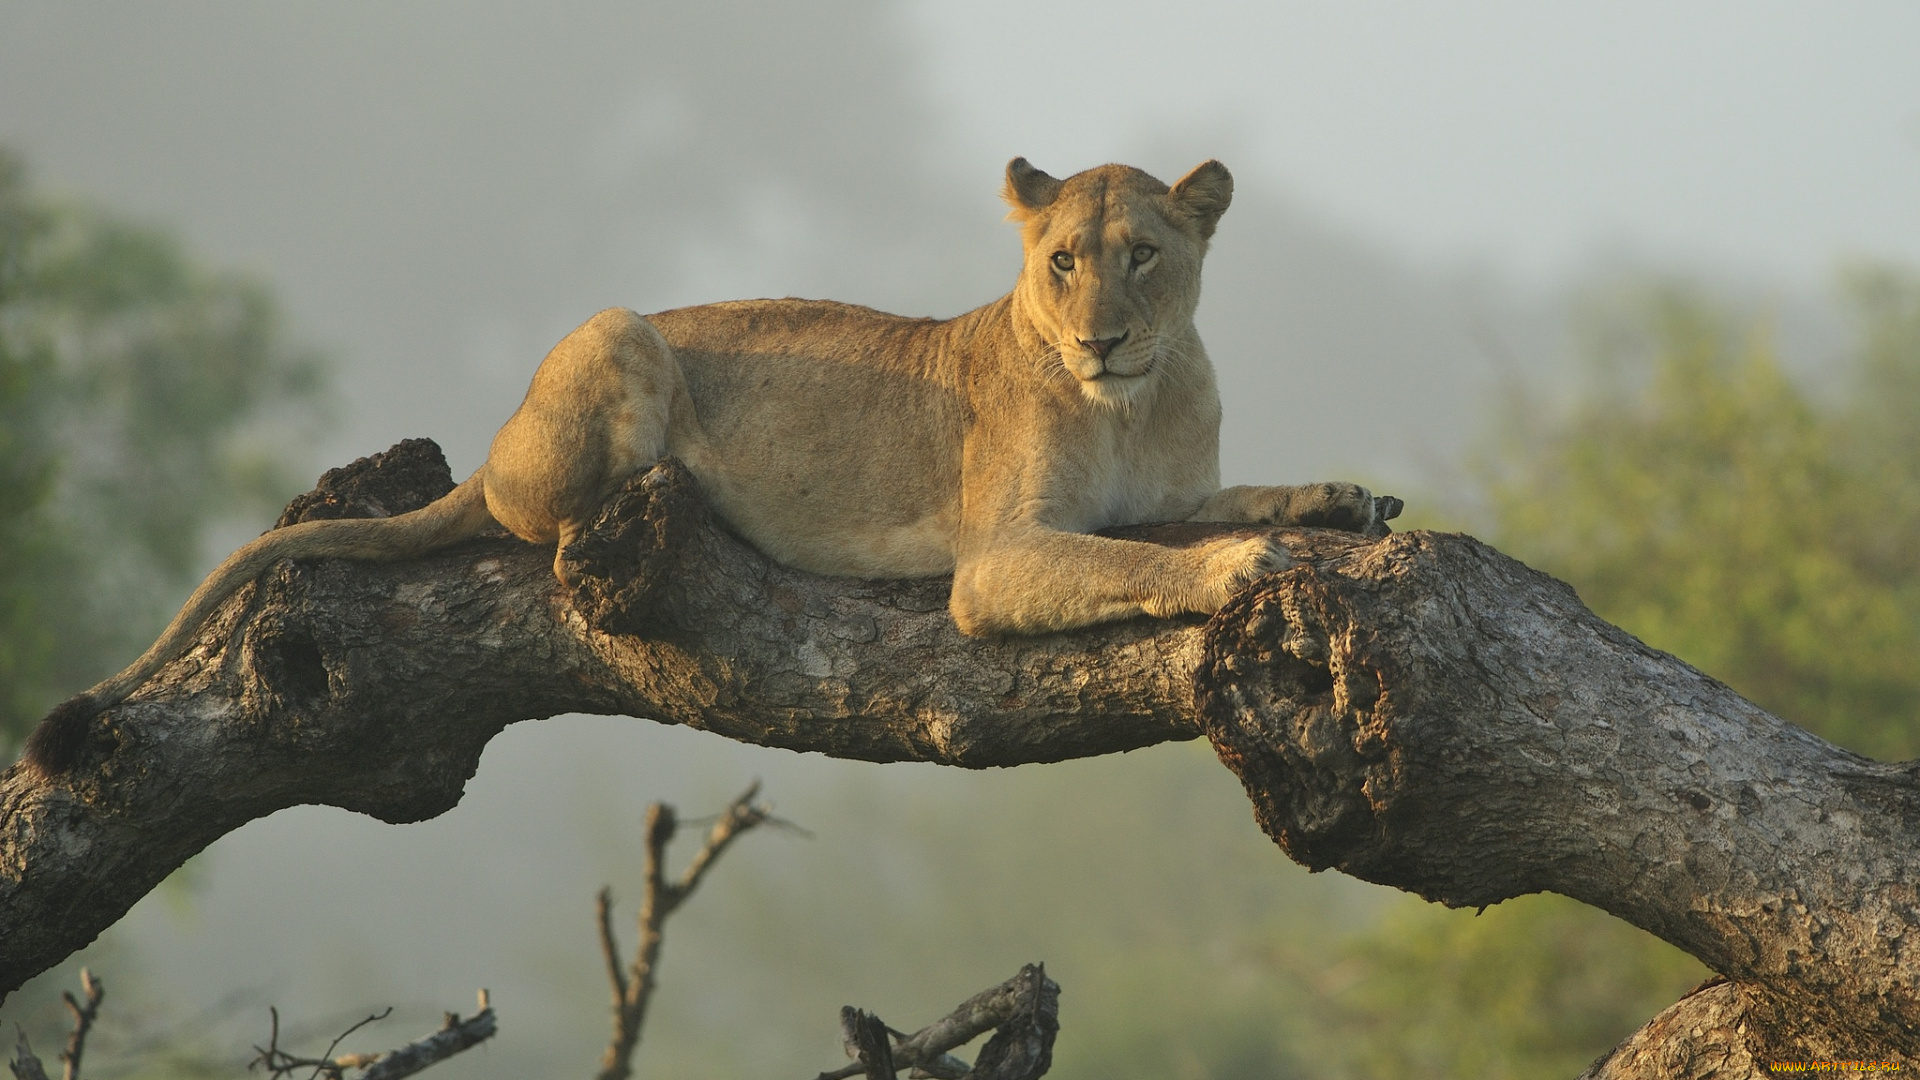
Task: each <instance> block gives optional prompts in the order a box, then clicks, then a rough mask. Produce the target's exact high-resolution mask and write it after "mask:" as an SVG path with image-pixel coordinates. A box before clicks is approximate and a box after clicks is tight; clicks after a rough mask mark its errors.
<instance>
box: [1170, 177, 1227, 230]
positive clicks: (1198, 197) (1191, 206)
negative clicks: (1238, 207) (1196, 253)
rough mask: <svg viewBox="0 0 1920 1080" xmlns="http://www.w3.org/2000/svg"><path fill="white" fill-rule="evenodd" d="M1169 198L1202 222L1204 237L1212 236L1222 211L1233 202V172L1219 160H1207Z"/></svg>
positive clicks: (1174, 189)
mask: <svg viewBox="0 0 1920 1080" xmlns="http://www.w3.org/2000/svg"><path fill="white" fill-rule="evenodd" d="M1167 201H1168V202H1169V203H1171V204H1172V205H1173V208H1174V209H1175V210H1178V211H1179V212H1180V213H1182V214H1185V215H1186V216H1187V217H1188V218H1190V219H1191V220H1192V221H1193V222H1194V224H1196V225H1198V226H1200V235H1201V237H1202V238H1208V237H1211V236H1213V227H1214V226H1215V225H1218V224H1219V223H1220V215H1221V214H1224V213H1226V212H1227V206H1228V204H1230V203H1232V202H1233V174H1232V173H1230V172H1228V171H1227V167H1226V166H1225V165H1222V164H1220V163H1219V162H1217V161H1212V160H1208V161H1203V162H1201V163H1200V164H1198V165H1196V166H1194V167H1193V171H1192V172H1190V173H1188V174H1187V175H1185V176H1183V177H1181V178H1180V182H1179V183H1177V184H1175V185H1173V190H1172V191H1169V192H1167Z"/></svg>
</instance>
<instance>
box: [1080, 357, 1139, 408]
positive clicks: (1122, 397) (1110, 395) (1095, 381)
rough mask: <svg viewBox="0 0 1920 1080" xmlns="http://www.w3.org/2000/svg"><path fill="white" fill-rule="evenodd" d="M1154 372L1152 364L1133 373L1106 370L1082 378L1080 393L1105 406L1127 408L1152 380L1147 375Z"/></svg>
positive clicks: (1094, 402) (1096, 403) (1089, 399)
mask: <svg viewBox="0 0 1920 1080" xmlns="http://www.w3.org/2000/svg"><path fill="white" fill-rule="evenodd" d="M1152 373H1153V368H1152V366H1151V365H1149V366H1148V367H1147V368H1145V369H1144V370H1142V371H1139V372H1136V373H1135V374H1132V375H1122V374H1120V373H1118V372H1114V371H1105V372H1102V373H1100V374H1099V375H1095V376H1093V377H1092V378H1088V379H1081V380H1080V395H1081V396H1082V397H1084V398H1086V399H1087V400H1088V401H1090V402H1092V403H1093V404H1095V405H1099V406H1102V407H1104V408H1109V409H1125V408H1128V407H1130V406H1131V405H1133V403H1134V402H1135V401H1137V400H1138V399H1139V397H1140V394H1141V393H1142V392H1143V391H1144V390H1145V389H1146V388H1147V383H1148V382H1149V381H1150V380H1148V378H1147V376H1148V375H1150V374H1152Z"/></svg>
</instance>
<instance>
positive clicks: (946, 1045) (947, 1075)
mask: <svg viewBox="0 0 1920 1080" xmlns="http://www.w3.org/2000/svg"><path fill="white" fill-rule="evenodd" d="M1059 1017H1060V985H1059V984H1058V983H1056V982H1054V981H1053V980H1052V979H1049V978H1047V969H1046V965H1045V964H1027V965H1026V966H1024V967H1022V968H1021V969H1020V972H1019V974H1017V975H1015V976H1014V977H1013V978H1011V979H1008V980H1007V981H1006V982H1003V983H1001V984H1000V985H998V986H994V987H990V988H988V989H986V990H982V991H981V992H979V993H977V994H975V995H973V996H972V997H970V998H968V999H967V1000H965V1001H963V1002H961V1003H960V1006H959V1007H958V1008H956V1009H954V1010H953V1012H951V1013H949V1014H948V1015H947V1016H945V1017H942V1018H941V1019H939V1020H936V1021H934V1022H933V1023H931V1024H928V1025H927V1026H926V1027H924V1028H921V1029H920V1030H919V1031H916V1032H914V1033H913V1034H912V1035H901V1034H900V1033H899V1032H895V1031H892V1030H891V1029H889V1028H888V1027H886V1025H885V1024H883V1023H881V1021H880V1018H879V1017H877V1016H874V1015H873V1014H871V1013H867V1012H864V1011H862V1010H860V1009H856V1008H854V1007H853V1006H851V1005H847V1006H844V1007H843V1008H841V1010H840V1034H841V1041H842V1042H843V1043H844V1044H845V1045H846V1048H847V1056H848V1057H850V1058H853V1059H854V1062H853V1064H851V1065H846V1066H843V1067H841V1068H839V1069H831V1070H828V1071H827V1072H823V1073H821V1074H819V1075H818V1076H817V1077H815V1078H814V1080H846V1078H847V1077H851V1076H858V1075H860V1074H861V1073H862V1072H865V1073H866V1074H867V1075H868V1076H869V1077H872V1076H886V1077H891V1076H892V1075H893V1072H894V1070H897V1069H905V1068H911V1069H912V1073H911V1074H910V1075H912V1076H916V1077H934V1078H937V1080H960V1078H962V1077H966V1078H968V1080H1037V1078H1038V1077H1040V1076H1042V1075H1044V1074H1045V1073H1046V1071H1047V1069H1048V1068H1050V1067H1051V1066H1052V1064H1053V1040H1054V1036H1055V1035H1056V1034H1057V1033H1058V1032H1059V1030H1060V1019H1059ZM992 1029H998V1030H995V1031H994V1035H993V1038H991V1039H989V1040H987V1044H986V1045H985V1046H984V1047H982V1048H981V1050H980V1054H979V1056H978V1058H977V1060H975V1062H974V1063H973V1064H972V1065H968V1064H967V1063H966V1062H965V1061H963V1060H961V1059H960V1058H957V1057H955V1056H953V1055H952V1054H949V1053H947V1051H949V1050H951V1049H953V1048H954V1047H956V1046H961V1045H963V1044H965V1043H968V1042H971V1041H972V1040H973V1039H975V1038H977V1037H978V1036H980V1035H981V1034H982V1033H983V1032H986V1031H988V1030H992ZM889 1034H891V1035H892V1036H894V1038H893V1039H892V1041H889V1040H888V1038H887V1035H889ZM882 1062H883V1063H884V1070H885V1071H876V1068H877V1067H879V1066H877V1064H876V1063H882Z"/></svg>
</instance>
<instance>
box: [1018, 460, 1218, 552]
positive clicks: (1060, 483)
mask: <svg viewBox="0 0 1920 1080" xmlns="http://www.w3.org/2000/svg"><path fill="white" fill-rule="evenodd" d="M1129 450H1131V451H1132V452H1127V451H1129ZM1208 472H1209V470H1208V469H1207V468H1206V466H1205V463H1204V462H1198V463H1196V462H1194V461H1191V460H1188V459H1187V458H1186V457H1184V456H1183V455H1181V454H1179V453H1178V449H1177V448H1175V449H1174V450H1172V451H1169V450H1167V449H1165V448H1162V449H1158V450H1145V449H1141V448H1130V447H1121V448H1119V451H1118V452H1110V453H1107V454H1102V455H1099V456H1097V457H1093V458H1092V459H1091V460H1088V461H1085V462H1081V463H1076V464H1075V465H1074V466H1073V467H1070V468H1068V469H1065V470H1063V473H1064V475H1062V476H1060V477H1057V478H1056V482H1055V483H1054V484H1052V485H1050V486H1051V487H1052V488H1053V490H1054V492H1055V493H1056V497H1055V498H1054V499H1052V500H1049V501H1050V502H1051V503H1052V505H1053V507H1054V508H1055V516H1054V520H1052V521H1049V522H1047V524H1049V525H1051V526H1053V527H1054V528H1059V529H1065V530H1067V531H1069V532H1093V531H1095V530H1097V529H1104V528H1108V527H1110V526H1114V525H1137V524H1140V523H1143V522H1149V521H1175V520H1181V519H1184V518H1186V517H1187V516H1188V515H1190V514H1192V513H1193V511H1194V510H1195V509H1196V508H1198V507H1199V505H1200V504H1201V503H1202V502H1204V501H1205V500H1206V497H1207V495H1208V494H1210V493H1211V487H1212V485H1210V483H1209V480H1208Z"/></svg>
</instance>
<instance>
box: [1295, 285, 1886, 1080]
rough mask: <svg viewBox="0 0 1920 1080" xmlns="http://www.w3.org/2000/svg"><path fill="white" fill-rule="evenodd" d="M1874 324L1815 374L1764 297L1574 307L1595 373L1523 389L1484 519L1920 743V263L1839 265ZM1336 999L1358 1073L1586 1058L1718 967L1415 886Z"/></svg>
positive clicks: (1875, 742) (1865, 728)
mask: <svg viewBox="0 0 1920 1080" xmlns="http://www.w3.org/2000/svg"><path fill="white" fill-rule="evenodd" d="M1843 289H1844V292H1845V294H1846V296H1847V298H1848V300H1849V303H1850V306H1851V309H1852V311H1853V313H1854V315H1855V317H1856V319H1857V324H1858V338H1857V340H1858V345H1857V348H1856V349H1855V351H1854V352H1853V354H1852V355H1851V357H1849V358H1848V359H1847V361H1846V362H1845V363H1844V364H1843V365H1838V366H1836V368H1830V369H1828V371H1829V372H1831V373H1832V374H1833V375H1836V376H1838V378H1836V379H1835V380H1833V381H1834V383H1835V384H1836V385H1830V386H1819V387H1814V388H1809V387H1808V386H1806V385H1803V384H1802V383H1801V382H1800V381H1797V380H1795V379H1793V378H1790V377H1789V376H1788V374H1787V373H1786V372H1785V371H1784V370H1783V368H1782V365H1781V362H1780V358H1779V356H1778V355H1777V353H1776V351H1775V349H1774V346H1773V343H1772V340H1771V338H1770V336H1769V334H1768V331H1767V326H1766V323H1765V320H1764V319H1761V318H1754V317H1746V318H1743V317H1741V316H1740V315H1738V314H1737V313H1735V312H1734V311H1733V310H1731V309H1730V308H1729V307H1727V306H1726V305H1723V304H1719V303H1716V302H1715V301H1714V300H1713V299H1711V298H1710V297H1709V296H1708V295H1707V294H1705V293H1703V292H1702V291H1700V290H1698V289H1696V288H1691V287H1688V286H1685V285H1682V284H1678V283H1674V282H1657V283H1647V282H1637V283H1631V284H1626V285H1621V286H1618V287H1615V288H1613V289H1609V290H1606V291H1604V292H1599V293H1596V294H1594V295H1593V296H1592V297H1590V299H1589V302H1588V303H1587V305H1586V306H1585V308H1584V310H1583V311H1582V312H1581V313H1580V315H1579V317H1577V319H1576V327H1577V332H1578V333H1579V334H1580V340H1581V344H1582V349H1583V352H1584V353H1585V354H1586V357H1587V359H1588V360H1589V361H1590V373H1591V383H1590V385H1589V386H1588V387H1587V389H1586V390H1585V392H1584V393H1582V394H1581V395H1580V396H1579V397H1578V398H1577V400H1575V401H1574V402H1573V403H1571V404H1570V405H1565V406H1560V407H1555V406H1553V405H1551V404H1549V403H1547V402H1546V401H1544V400H1542V399H1541V398H1540V397H1539V396H1537V395H1535V394H1533V393H1530V392H1528V391H1525V390H1523V389H1516V390H1514V392H1513V393H1512V395H1511V397H1510V399H1509V400H1508V402H1507V408H1506V411H1505V415H1504V418H1503V422H1502V424H1501V426H1500V429H1499V434H1498V437H1497V438H1496V439H1495V440H1494V441H1493V443H1492V444H1491V446H1490V447H1489V448H1488V449H1487V451H1486V452H1485V454H1484V455H1483V456H1482V457H1481V459H1480V461H1479V462H1478V476H1479V479H1480V495H1481V496H1482V497H1483V498H1484V503H1483V508H1482V511H1481V514H1480V517H1481V520H1480V521H1478V522H1477V523H1476V524H1477V528H1476V529H1475V531H1477V532H1479V533H1480V534H1481V535H1482V536H1484V537H1486V538H1487V539H1488V540H1489V541H1490V542H1492V543H1493V544H1495V545H1496V546H1497V547H1499V548H1501V549H1502V550H1504V551H1506V552H1508V553H1509V554H1512V555H1514V556H1516V557H1518V558H1521V559H1523V560H1525V561H1526V562H1528V563H1530V564H1531V565H1533V566H1536V567H1539V568H1541V569H1543V570H1546V571H1548V572H1550V573H1552V574H1554V575H1555V576H1558V577H1560V578H1562V579H1564V580H1566V581H1568V582H1570V583H1571V584H1573V586H1574V587H1575V588H1576V589H1578V590H1579V592H1580V596H1581V598H1582V599H1584V600H1585V601H1586V602H1587V603H1588V605H1590V606H1591V607H1592V608H1593V609H1594V611H1595V612H1597V613H1598V614H1599V615H1601V616H1602V617H1604V618H1606V619H1608V620H1610V621H1612V622H1615V623H1617V624H1619V625H1620V626H1622V627H1624V628H1626V629H1627V630H1629V631H1631V632H1633V633H1634V634H1637V635H1638V636H1640V637H1641V638H1642V639H1643V640H1645V641H1646V642H1648V643H1649V644H1651V645H1653V646H1655V647H1657V648H1661V649H1665V650H1667V651H1669V652H1673V653H1675V654H1676V655H1678V656H1680V657H1681V658H1683V659H1685V660H1687V661H1689V662H1691V663H1693V664H1694V665H1696V666H1698V667H1700V668H1701V669H1703V670H1705V671H1707V672H1708V673H1710V674H1713V675H1715V676H1717V677H1719V678H1721V679H1723V680H1724V681H1726V682H1727V683H1728V684H1729V685H1731V686H1732V687H1733V688H1734V689H1735V690H1737V691H1739V692H1740V693H1741V694H1743V695H1745V696H1746V697H1748V698H1750V699H1752V700H1753V701H1755V702H1757V703H1759V704H1761V705H1763V706H1765V707H1766V708H1768V709H1769V710H1771V711H1773V712H1775V713H1778V714H1779V715H1781V716H1783V717H1786V718H1787V719H1790V720H1793V721H1795V722H1796V723H1799V724H1802V725H1804V726H1806V727H1807V728H1809V729H1811V730H1813V731H1815V732H1817V733H1819V734H1820V735H1822V736H1824V737H1826V738H1828V739H1830V740H1833V741H1835V742H1838V743H1840V744H1842V745H1844V746H1847V747H1850V748H1852V749H1855V750H1858V751H1860V752H1862V753H1867V754H1872V755H1876V756H1881V757H1889V758H1907V757H1912V756H1914V755H1915V754H1916V753H1920V663H1916V662H1915V660H1916V658H1920V544H1916V543H1915V542H1914V540H1913V537H1914V536H1915V527H1916V525H1920V277H1916V276H1914V275H1912V274H1907V273H1902V272H1899V271H1895V270H1891V269H1886V268H1859V269H1856V270H1853V271H1851V272H1849V273H1848V274H1846V275H1845V276H1844V279H1843ZM1343 969H1344V970H1346V971H1348V972H1350V975H1349V976H1348V977H1347V978H1346V979H1344V980H1342V979H1339V978H1334V979H1333V980H1332V981H1333V982H1334V983H1335V984H1336V989H1335V991H1334V992H1332V993H1330V994H1328V995H1326V996H1325V997H1324V998H1323V999H1322V1000H1321V1003H1320V1007H1321V1008H1322V1009H1324V1010H1326V1015H1327V1016H1328V1024H1327V1027H1326V1029H1325V1030H1326V1031H1327V1032H1329V1033H1331V1036H1332V1037H1331V1038H1330V1041H1329V1043H1328V1046H1329V1054H1330V1056H1332V1057H1335V1058H1338V1059H1339V1060H1340V1061H1341V1062H1342V1063H1343V1067H1344V1068H1345V1071H1346V1075H1352V1076H1413V1075H1418V1076H1436V1077H1461V1078H1465V1077H1474V1078H1476V1080H1495V1078H1508V1077H1512V1078H1519V1077H1539V1076H1572V1075H1574V1074H1576V1073H1578V1072H1579V1071H1580V1070H1581V1069H1582V1068H1583V1067H1585V1065H1586V1064H1587V1063H1588V1062H1589V1061H1591V1060H1592V1059H1593V1058H1594V1057H1596V1056H1597V1055H1599V1054H1600V1053H1602V1052H1604V1051H1605V1050H1607V1049H1608V1048H1610V1047H1611V1046H1613V1045H1614V1044H1615V1043H1616V1042H1618V1040H1619V1039H1621V1038H1622V1037H1624V1036H1625V1035H1627V1034H1628V1033H1630V1032H1631V1031H1633V1030H1634V1029H1636V1028H1638V1027H1639V1026H1640V1025H1641V1024H1642V1023H1644V1022H1645V1021H1646V1020H1647V1019H1648V1018H1649V1017H1651V1016H1652V1015H1653V1014H1654V1013H1656V1012H1657V1011H1659V1010H1660V1009H1662V1008H1664V1007H1665V1006H1667V1005H1668V1004H1670V1003H1672V1001H1673V1000H1674V999H1675V997H1676V996H1677V995H1678V994H1679V993H1681V992H1683V991H1684V990H1685V989H1686V987H1687V986H1688V985H1690V984H1691V983H1694V982H1697V981H1698V980H1699V979H1700V978H1702V977H1703V976H1704V975H1705V974H1706V971H1705V969H1704V968H1702V967H1701V966H1700V965H1699V964H1698V963H1697V962H1695V961H1693V960H1692V959H1691V958H1689V957H1687V956H1685V955H1684V954H1682V953H1680V952H1679V951H1678V950H1676V949H1674V948H1672V947H1671V946H1669V945H1667V944H1665V943H1664V942H1661V941H1659V940H1657V939H1655V938H1653V937H1651V936H1649V935H1647V934H1644V933H1641V932H1639V931H1637V930H1634V929H1633V928H1631V927H1629V926H1627V925H1625V924H1624V923H1621V922H1619V921H1618V920H1615V919H1613V918H1611V917H1609V916H1607V915H1605V914H1603V913H1601V912H1599V911H1596V910H1594V909H1592V908H1587V907H1584V906H1582V905H1580V904H1578V903H1576V902H1574V901H1571V900H1567V899H1565V898H1563V897H1557V896H1531V897H1522V898H1520V899H1517V900H1512V901H1509V902H1507V903H1504V904H1501V905H1499V906H1497V907H1495V908H1492V909H1490V910H1488V911H1486V912H1485V913H1483V914H1482V915H1480V916H1479V917H1475V916H1474V915H1473V914H1472V913H1468V912H1460V911H1446V910H1443V909H1439V908H1435V907H1431V906H1428V905H1424V904H1420V903H1418V902H1415V901H1411V900H1408V901H1405V902H1404V903H1403V905H1401V906H1398V907H1396V908H1395V909H1393V910H1392V912H1391V913H1390V914H1389V915H1388V916H1386V917H1385V918H1384V919H1383V920H1382V921H1381V922H1380V923H1379V924H1378V925H1377V926H1375V927H1372V928H1370V929H1368V930H1366V931H1363V932H1362V933H1361V934H1359V935H1357V936H1355V937H1354V938H1352V939H1350V940H1349V941H1348V942H1347V943H1346V945H1345V946H1344V954H1343V959H1342V960H1341V961H1340V963H1339V965H1337V966H1335V967H1334V968H1332V969H1330V970H1332V971H1334V972H1339V971H1341V970H1343Z"/></svg>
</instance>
